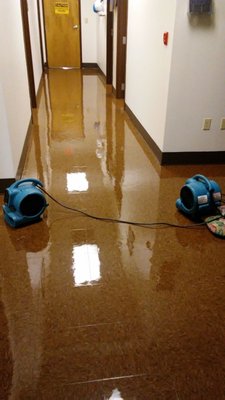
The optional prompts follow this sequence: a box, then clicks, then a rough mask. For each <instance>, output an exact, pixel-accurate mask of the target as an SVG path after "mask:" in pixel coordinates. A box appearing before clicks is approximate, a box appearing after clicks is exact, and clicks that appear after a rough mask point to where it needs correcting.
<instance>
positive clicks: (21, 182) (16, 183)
mask: <svg viewBox="0 0 225 400" xmlns="http://www.w3.org/2000/svg"><path fill="white" fill-rule="evenodd" d="M23 183H33V184H34V186H37V185H39V186H42V187H43V186H44V185H43V183H42V182H41V181H39V180H38V179H35V178H26V179H21V180H19V181H16V182H15V183H14V184H13V185H12V186H13V188H17V187H18V186H20V185H22V184H23ZM12 186H11V188H12Z"/></svg>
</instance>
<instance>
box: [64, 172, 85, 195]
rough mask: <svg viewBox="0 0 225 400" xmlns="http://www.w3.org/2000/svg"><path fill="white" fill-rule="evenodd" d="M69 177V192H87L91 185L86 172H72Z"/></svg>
mask: <svg viewBox="0 0 225 400" xmlns="http://www.w3.org/2000/svg"><path fill="white" fill-rule="evenodd" d="M66 176H67V190H68V192H86V191H87V190H88V188H89V183H88V180H87V176H86V173H85V172H72V173H69V174H67V175H66Z"/></svg>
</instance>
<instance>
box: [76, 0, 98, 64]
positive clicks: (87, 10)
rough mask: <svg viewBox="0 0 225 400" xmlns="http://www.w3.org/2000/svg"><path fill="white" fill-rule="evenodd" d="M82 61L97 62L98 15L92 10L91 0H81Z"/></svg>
mask: <svg viewBox="0 0 225 400" xmlns="http://www.w3.org/2000/svg"><path fill="white" fill-rule="evenodd" d="M80 3H81V39H82V62H83V63H96V62H97V23H98V16H96V14H95V13H94V11H93V3H94V1H93V0H82V1H81V2H80Z"/></svg>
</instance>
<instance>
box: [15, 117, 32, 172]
mask: <svg viewBox="0 0 225 400" xmlns="http://www.w3.org/2000/svg"><path fill="white" fill-rule="evenodd" d="M31 136H32V119H30V122H29V125H28V129H27V134H26V138H25V141H24V145H23V150H22V153H21V156H20V161H19V165H18V168H17V172H16V180H18V179H21V176H22V173H23V169H24V166H25V161H26V156H27V153H28V150H29V148H30V145H31Z"/></svg>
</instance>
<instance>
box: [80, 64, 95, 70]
mask: <svg viewBox="0 0 225 400" xmlns="http://www.w3.org/2000/svg"><path fill="white" fill-rule="evenodd" d="M82 68H91V69H92V68H95V69H99V66H98V64H97V63H82Z"/></svg>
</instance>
